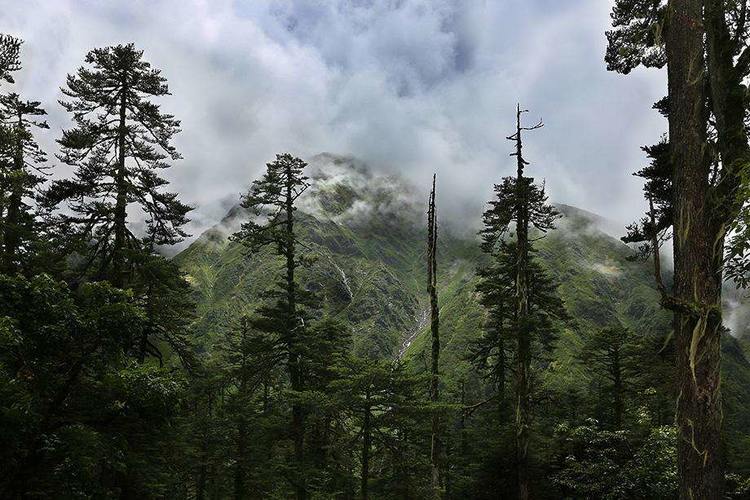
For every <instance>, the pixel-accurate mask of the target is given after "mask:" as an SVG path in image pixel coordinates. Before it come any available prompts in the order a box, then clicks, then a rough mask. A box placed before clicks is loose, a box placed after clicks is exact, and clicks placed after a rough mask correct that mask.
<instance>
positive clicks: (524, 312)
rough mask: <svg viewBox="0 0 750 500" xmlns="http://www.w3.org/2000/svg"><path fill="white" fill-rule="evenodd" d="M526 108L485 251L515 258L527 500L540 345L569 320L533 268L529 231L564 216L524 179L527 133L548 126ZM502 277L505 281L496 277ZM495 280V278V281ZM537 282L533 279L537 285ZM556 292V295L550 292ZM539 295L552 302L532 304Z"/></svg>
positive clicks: (517, 386)
mask: <svg viewBox="0 0 750 500" xmlns="http://www.w3.org/2000/svg"><path fill="white" fill-rule="evenodd" d="M525 112H526V111H525V110H522V109H521V107H520V105H519V106H518V107H517V109H516V131H515V133H514V134H512V135H510V136H509V137H508V139H509V140H511V141H513V142H514V143H515V146H516V149H515V151H514V152H513V153H512V154H511V156H515V157H516V175H515V176H514V177H506V178H504V179H503V182H502V184H499V185H496V186H495V192H496V193H497V198H496V199H495V200H493V201H491V202H490V208H489V209H488V210H487V211H486V212H485V213H484V226H485V227H484V229H483V230H482V231H481V235H482V238H483V243H482V247H483V249H484V251H485V252H487V253H489V254H490V255H491V256H492V257H494V258H495V259H498V258H503V257H500V256H502V255H503V254H506V257H505V258H508V257H510V258H512V262H513V265H512V271H513V273H512V274H513V276H512V282H513V283H514V289H513V304H512V308H511V311H510V312H511V314H512V323H511V324H512V335H513V339H514V343H515V366H514V393H515V394H514V396H515V434H516V473H517V487H518V497H519V498H521V499H527V498H529V495H530V478H529V437H530V435H529V433H530V426H531V390H532V386H531V365H532V359H533V358H534V356H535V352H534V351H535V349H534V341H535V340H537V341H541V342H542V343H545V344H546V343H548V342H549V336H550V334H551V333H552V332H553V330H554V328H553V325H552V324H551V323H550V318H553V319H554V318H562V317H564V311H563V308H562V304H561V302H560V300H559V298H557V296H556V294H555V293H554V291H553V290H554V286H553V285H552V284H551V282H550V280H549V278H548V277H547V276H546V274H544V273H543V272H532V269H534V270H537V269H536V267H534V265H533V261H532V257H531V255H532V251H533V247H532V244H531V242H530V241H529V230H530V229H532V228H533V229H536V230H537V231H539V232H541V233H545V232H547V231H549V230H550V229H552V228H553V227H554V221H555V219H556V218H557V217H558V214H557V212H556V211H555V209H554V208H553V207H552V206H551V205H548V204H547V196H546V194H545V193H544V189H543V188H540V187H539V186H537V185H536V184H534V179H533V178H530V177H526V176H525V175H524V169H525V167H526V166H527V165H528V162H527V161H526V160H525V159H524V157H523V142H522V133H523V132H524V131H530V130H536V129H538V128H541V127H542V122H541V121H540V122H539V123H538V124H536V125H534V126H532V127H524V126H522V124H521V117H522V115H523V113H525ZM511 224H513V225H514V226H515V231H514V232H515V238H514V241H513V242H512V243H508V242H507V241H505V237H506V236H507V234H508V233H509V231H510V227H511ZM493 278H500V277H493ZM493 278H490V279H493ZM532 279H533V281H532ZM549 292H552V293H549ZM535 294H537V295H538V296H539V297H542V296H544V297H545V298H548V299H549V300H540V301H532V296H533V295H535Z"/></svg>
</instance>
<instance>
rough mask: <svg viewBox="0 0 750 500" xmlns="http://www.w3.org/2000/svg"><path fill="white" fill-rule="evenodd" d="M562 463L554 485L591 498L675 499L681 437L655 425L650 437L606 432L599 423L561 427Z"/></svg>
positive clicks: (569, 493)
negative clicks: (678, 450) (678, 441)
mask: <svg viewBox="0 0 750 500" xmlns="http://www.w3.org/2000/svg"><path fill="white" fill-rule="evenodd" d="M556 432H557V439H559V440H560V448H561V451H562V452H563V454H562V455H561V457H560V458H561V460H562V465H561V466H560V471H559V472H558V473H556V474H555V476H554V477H553V482H554V483H555V484H556V485H558V486H559V487H560V488H561V491H562V492H563V494H564V495H566V497H567V496H570V497H573V498H586V499H595V498H597V499H598V498H601V499H627V498H675V497H676V495H677V460H676V456H675V455H676V441H677V433H676V431H675V429H674V427H654V428H653V429H651V430H650V431H649V433H648V434H646V435H645V436H636V435H634V434H632V433H630V432H627V431H610V430H604V429H601V428H600V426H599V425H598V422H596V421H595V420H590V421H588V422H587V423H586V424H585V425H582V426H578V427H574V428H570V427H568V426H566V425H561V426H559V427H558V428H557V431H556Z"/></svg>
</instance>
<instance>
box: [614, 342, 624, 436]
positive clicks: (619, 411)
mask: <svg viewBox="0 0 750 500" xmlns="http://www.w3.org/2000/svg"><path fill="white" fill-rule="evenodd" d="M612 354H613V360H612V361H613V366H612V379H613V382H614V387H613V392H614V394H613V401H612V404H613V412H612V414H613V416H614V428H615V430H620V429H621V428H622V415H623V413H624V404H623V395H622V391H623V387H622V367H621V364H620V349H619V348H615V351H614V352H613V353H612Z"/></svg>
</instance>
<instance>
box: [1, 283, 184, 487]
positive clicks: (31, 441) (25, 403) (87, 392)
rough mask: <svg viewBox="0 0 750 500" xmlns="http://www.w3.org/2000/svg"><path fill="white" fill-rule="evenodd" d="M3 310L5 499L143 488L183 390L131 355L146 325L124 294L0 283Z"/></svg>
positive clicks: (104, 288) (103, 287) (92, 287)
mask: <svg viewBox="0 0 750 500" xmlns="http://www.w3.org/2000/svg"><path fill="white" fill-rule="evenodd" d="M0 308H1V310H2V311H3V314H4V316H3V318H2V346H1V347H0V355H1V356H2V360H1V362H0V367H2V371H3V374H2V377H0V379H2V381H3V382H2V389H0V390H1V391H2V393H3V395H4V396H5V397H4V401H6V402H12V403H11V404H6V405H4V407H3V411H2V419H3V423H2V425H0V427H1V428H2V429H3V438H2V439H3V447H2V449H3V462H4V463H5V464H6V465H7V467H6V468H5V469H4V471H3V477H2V484H1V487H2V491H3V496H6V497H7V496H10V497H13V496H14V495H20V494H24V493H27V492H32V491H34V492H38V494H42V495H44V494H45V493H44V492H46V494H47V495H51V496H55V494H63V495H67V496H78V495H85V496H107V495H110V494H112V493H114V492H116V491H122V488H125V487H128V488H131V489H133V490H134V491H137V490H138V489H141V490H142V491H147V490H150V489H151V481H154V477H155V475H156V474H157V472H158V469H156V468H155V467H156V465H155V464H154V462H153V461H152V458H151V456H150V453H151V451H152V450H153V447H154V446H158V445H159V443H161V442H162V441H161V440H162V439H168V435H167V434H166V433H163V434H162V435H161V436H160V435H159V432H161V431H160V429H161V428H162V425H163V424H164V423H166V419H167V418H168V416H169V412H170V408H172V407H173V406H174V404H176V402H177V398H178V397H179V394H180V390H181V382H180V379H179V377H175V376H174V374H172V373H170V372H168V371H165V370H157V369H154V368H152V367H145V366H138V365H136V364H135V363H134V362H133V361H132V358H130V357H129V356H128V354H127V353H128V351H129V349H130V346H131V345H132V343H133V340H134V339H135V338H136V337H137V336H138V334H139V332H140V331H142V329H143V328H144V323H145V318H144V315H143V312H142V311H141V310H140V309H139V308H138V307H137V305H136V304H134V303H133V301H132V298H131V296H130V295H129V294H128V293H127V292H123V291H120V290H117V289H114V288H112V287H111V286H109V285H107V284H101V283H96V284H86V285H82V286H81V287H79V288H78V289H77V290H76V291H71V290H70V289H69V288H68V286H67V285H66V284H64V283H61V282H57V281H54V280H53V279H52V278H50V277H48V276H45V275H39V276H37V277H34V278H33V279H31V280H27V279H25V278H21V277H17V278H9V277H5V276H0ZM122 325H128V329H127V330H123V328H122ZM60 463H64V464H65V466H64V467H59V465H58V464H60ZM152 468H153V470H152ZM157 483H158V480H157Z"/></svg>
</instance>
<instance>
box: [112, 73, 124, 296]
mask: <svg viewBox="0 0 750 500" xmlns="http://www.w3.org/2000/svg"><path fill="white" fill-rule="evenodd" d="M121 92H122V93H121V95H120V118H119V120H120V123H119V130H118V135H117V156H118V157H117V177H116V179H115V184H116V189H117V198H116V201H115V213H114V226H115V228H114V230H115V231H114V232H115V242H114V247H113V249H112V284H113V285H114V286H116V287H118V288H122V286H123V285H124V284H125V276H124V273H125V239H126V229H127V228H126V227H125V224H126V221H127V206H128V187H127V179H126V175H127V172H126V170H125V139H126V135H127V124H126V121H125V120H126V112H127V98H126V95H127V76H126V75H124V74H123V77H122V88H121Z"/></svg>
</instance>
